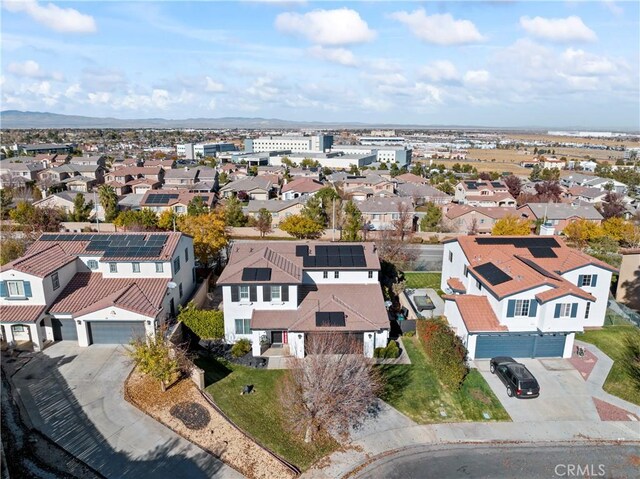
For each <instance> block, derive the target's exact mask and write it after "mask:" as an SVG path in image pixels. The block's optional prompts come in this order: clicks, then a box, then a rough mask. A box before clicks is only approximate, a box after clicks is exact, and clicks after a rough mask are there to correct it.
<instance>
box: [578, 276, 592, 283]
mask: <svg viewBox="0 0 640 479" xmlns="http://www.w3.org/2000/svg"><path fill="white" fill-rule="evenodd" d="M580 279H581V280H580V284H579V285H578V286H591V275H590V274H583V275H582V277H581V278H580Z"/></svg>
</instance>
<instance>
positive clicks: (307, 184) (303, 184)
mask: <svg viewBox="0 0 640 479" xmlns="http://www.w3.org/2000/svg"><path fill="white" fill-rule="evenodd" d="M322 188H324V185H323V184H322V183H320V182H319V181H318V180H314V179H313V178H306V177H302V178H296V179H295V180H291V181H290V182H288V183H287V184H286V185H284V186H283V187H282V192H283V193H286V192H287V191H299V192H300V193H313V192H316V191H318V190H321V189H322Z"/></svg>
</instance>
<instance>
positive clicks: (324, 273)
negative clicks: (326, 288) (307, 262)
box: [322, 271, 329, 279]
mask: <svg viewBox="0 0 640 479" xmlns="http://www.w3.org/2000/svg"><path fill="white" fill-rule="evenodd" d="M322 278H323V279H327V278H329V272H328V271H323V272H322Z"/></svg>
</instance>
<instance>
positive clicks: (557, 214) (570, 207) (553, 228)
mask: <svg viewBox="0 0 640 479" xmlns="http://www.w3.org/2000/svg"><path fill="white" fill-rule="evenodd" d="M525 209H526V214H530V215H531V216H529V218H530V219H531V220H532V221H541V222H544V226H545V228H544V231H543V230H542V229H541V230H540V234H544V233H547V234H560V233H562V231H563V230H564V229H565V227H566V226H567V225H568V224H569V223H573V222H574V221H576V220H578V219H586V220H589V221H593V222H594V223H596V224H600V223H601V222H602V219H603V217H602V215H601V214H600V212H599V211H598V210H597V209H595V207H594V206H593V205H591V204H580V205H578V204H568V203H527V204H526V205H524V206H521V207H520V208H518V210H517V211H518V212H519V213H521V212H523V211H524V210H525ZM522 214H523V215H524V214H525V213H522Z"/></svg>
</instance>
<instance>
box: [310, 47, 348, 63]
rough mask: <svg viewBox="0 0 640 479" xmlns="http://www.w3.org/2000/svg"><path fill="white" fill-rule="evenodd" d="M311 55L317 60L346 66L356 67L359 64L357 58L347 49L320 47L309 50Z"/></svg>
mask: <svg viewBox="0 0 640 479" xmlns="http://www.w3.org/2000/svg"><path fill="white" fill-rule="evenodd" d="M309 53H311V55H312V56H314V57H315V58H320V59H322V60H327V61H329V62H333V63H338V64H340V65H344V66H349V67H352V66H355V65H356V64H357V61H356V57H355V56H354V55H353V53H352V52H351V50H347V49H346V48H326V47H322V46H320V45H316V46H313V47H311V48H310V49H309Z"/></svg>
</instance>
